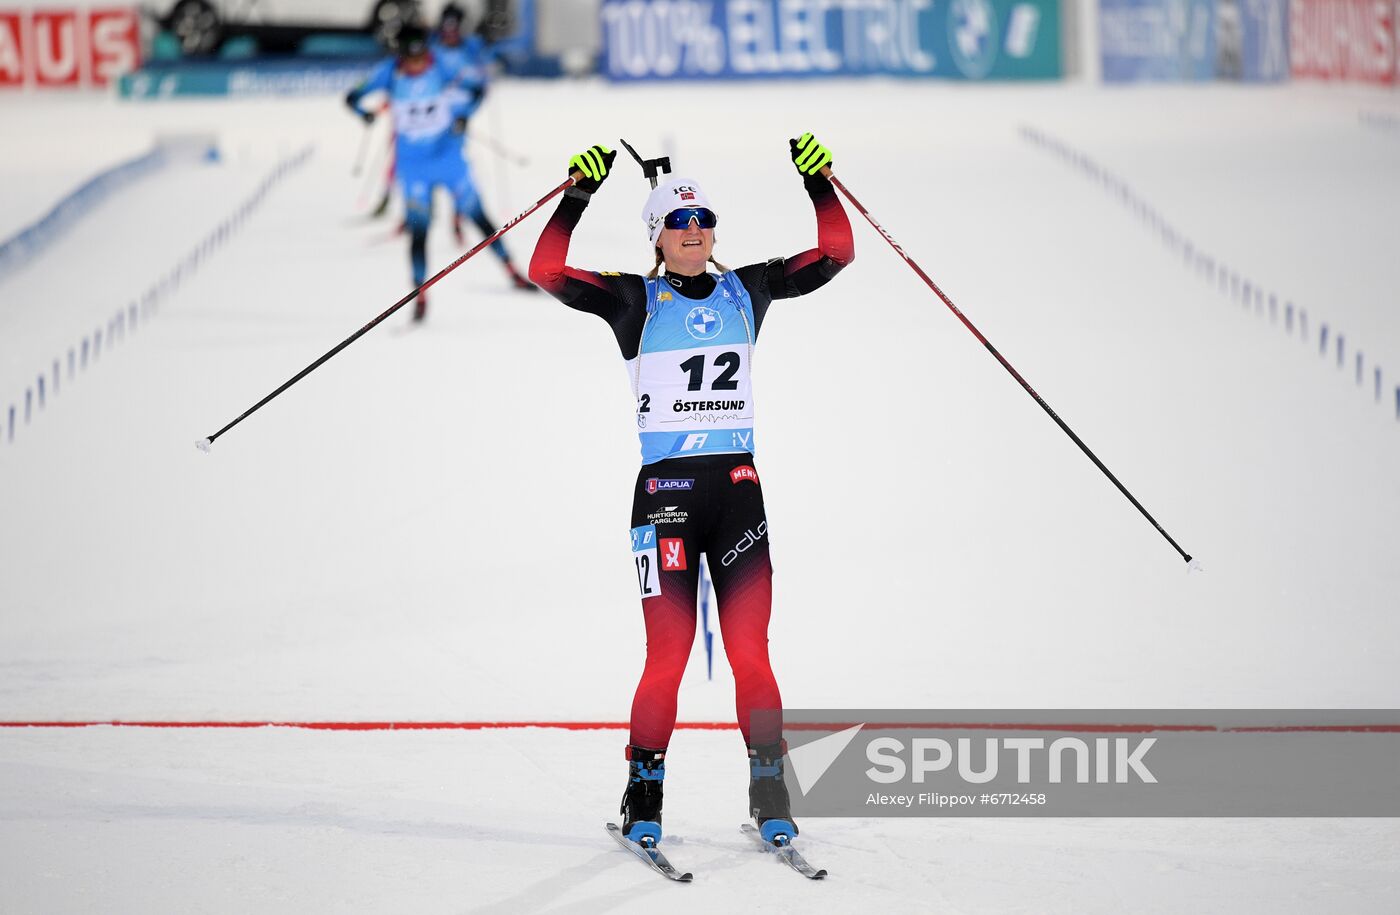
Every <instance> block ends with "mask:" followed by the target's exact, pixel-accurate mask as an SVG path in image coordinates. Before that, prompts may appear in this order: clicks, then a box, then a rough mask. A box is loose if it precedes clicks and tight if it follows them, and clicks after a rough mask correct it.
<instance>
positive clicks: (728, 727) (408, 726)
mask: <svg viewBox="0 0 1400 915" xmlns="http://www.w3.org/2000/svg"><path fill="white" fill-rule="evenodd" d="M857 724H863V725H864V726H865V727H866V729H868V730H895V729H901V730H904V729H923V730H945V731H958V730H964V731H971V730H984V731H1062V732H1069V733H1081V734H1144V733H1150V732H1153V731H1173V732H1200V733H1270V734H1300V733H1314V734H1315V733H1372V734H1400V724H1327V725H1322V724H1318V725H1307V724H1303V725H1277V726H1257V727H1222V726H1218V725H1210V724H1150V723H1132V724H1089V723H1053V722H1052V723H1044V724H1035V723H1017V722H999V721H940V722H929V721H875V722H860V721H845V722H820V723H818V722H802V723H791V724H789V725H788V726H787V727H788V729H790V730H795V731H839V730H845V729H846V728H850V727H854V726H855V725H857ZM93 727H113V728H301V729H304V730H312V731H507V730H523V729H525V728H546V729H553V730H564V731H625V730H627V729H628V728H629V724H628V723H627V722H626V721H0V728H93ZM737 727H738V726H737V725H736V724H734V723H733V722H728V721H679V722H677V723H676V729H677V730H682V731H732V730H735V729H736V728H737Z"/></svg>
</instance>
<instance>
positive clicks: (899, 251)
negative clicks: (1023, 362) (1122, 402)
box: [822, 168, 1199, 568]
mask: <svg viewBox="0 0 1400 915" xmlns="http://www.w3.org/2000/svg"><path fill="white" fill-rule="evenodd" d="M822 174H824V175H826V177H827V178H829V179H831V183H832V184H834V185H835V186H836V189H837V190H838V191H840V192H841V193H842V194H843V195H844V196H845V198H846V199H847V200H849V201H850V202H851V205H852V206H854V207H855V208H856V209H857V210H859V211H860V215H862V216H864V217H865V219H866V221H867V222H869V223H870V224H871V225H872V226H874V227H875V231H877V232H879V233H880V235H881V236H882V237H883V238H884V239H885V241H887V242H889V243H890V247H891V248H893V249H894V250H895V253H896V254H898V255H899V256H900V257H902V258H904V262H905V263H906V264H908V265H909V266H910V267H911V268H913V270H914V272H915V273H917V274H918V275H919V279H921V280H923V281H924V282H925V283H927V284H928V288H930V289H932V290H933V291H934V294H935V295H937V296H938V297H939V298H940V299H942V300H943V304H944V305H947V306H948V308H949V310H951V311H952V312H953V314H954V315H956V316H957V319H958V320H959V321H961V322H962V323H963V326H965V327H966V328H967V329H968V330H970V331H972V335H973V336H974V337H976V338H977V339H978V340H979V341H981V343H982V345H983V346H985V347H986V348H987V352H989V353H991V354H992V355H993V356H995V357H996V360H997V362H1000V363H1001V366H1002V368H1004V369H1006V370H1007V371H1008V372H1010V373H1011V377H1012V378H1015V379H1016V381H1017V383H1018V384H1020V385H1021V387H1023V388H1025V390H1026V393H1027V394H1029V395H1031V397H1033V398H1034V399H1035V402H1036V403H1038V404H1040V406H1041V409H1043V410H1044V411H1045V412H1046V413H1047V414H1049V416H1050V418H1051V419H1053V420H1054V421H1055V423H1056V425H1058V426H1059V427H1060V428H1061V429H1063V430H1064V432H1065V434H1066V435H1068V436H1069V437H1070V439H1071V440H1073V441H1074V443H1075V444H1076V445H1078V446H1079V450H1081V451H1083V452H1084V453H1085V454H1086V455H1088V457H1089V460H1091V461H1093V462H1094V466H1096V467H1098V468H1099V469H1100V470H1102V471H1103V473H1104V476H1106V477H1108V478H1109V480H1111V481H1112V482H1113V485H1114V486H1117V487H1118V491H1119V492H1121V493H1122V494H1123V495H1125V496H1127V497H1128V501H1129V502H1131V503H1133V507H1134V508H1136V509H1137V510H1138V511H1140V512H1142V516H1143V517H1144V518H1146V519H1147V520H1148V521H1149V522H1151V523H1152V526H1153V527H1155V528H1156V529H1157V533H1159V534H1161V535H1162V536H1163V537H1165V538H1166V539H1167V542H1168V543H1170V544H1171V545H1172V549H1174V550H1176V551H1177V553H1179V554H1181V558H1182V559H1183V560H1185V561H1186V564H1187V565H1188V566H1191V567H1192V568H1198V567H1199V566H1197V565H1194V564H1192V562H1191V555H1190V554H1189V553H1187V552H1186V551H1185V550H1183V549H1182V548H1181V547H1180V546H1178V545H1177V542H1176V541H1175V540H1173V539H1172V536H1171V534H1168V533H1167V531H1166V529H1165V528H1163V527H1162V525H1160V524H1158V523H1157V519H1156V518H1154V517H1152V515H1151V514H1149V513H1148V511H1147V509H1145V508H1143V507H1142V503H1141V502H1139V501H1138V500H1137V499H1136V498H1134V497H1133V494H1132V493H1130V492H1128V488H1127V487H1126V486H1124V485H1123V484H1122V483H1120V482H1119V481H1118V478H1117V477H1115V476H1114V475H1113V473H1112V472H1111V471H1110V470H1109V469H1108V468H1107V467H1106V466H1104V463H1103V461H1101V460H1099V458H1098V455H1096V454H1094V452H1092V451H1090V450H1089V446H1088V445H1086V444H1084V441H1083V439H1081V438H1080V437H1079V436H1077V435H1075V434H1074V430H1073V429H1071V428H1070V427H1069V426H1068V425H1066V424H1065V421H1064V420H1062V419H1060V416H1059V414H1058V413H1056V412H1055V411H1054V410H1052V409H1050V405H1049V404H1048V403H1046V402H1045V399H1044V398H1042V397H1041V396H1040V395H1039V394H1037V393H1036V392H1035V388H1033V387H1031V386H1030V383H1029V382H1027V381H1026V379H1024V378H1022V377H1021V373H1020V372H1018V371H1016V369H1015V368H1013V367H1012V365H1011V363H1010V362H1007V361H1006V357H1005V356H1003V355H1002V354H1001V353H999V352H997V348H996V347H995V346H992V344H991V341H989V340H988V339H987V338H986V337H984V336H982V332H981V331H979V330H978V329H977V328H976V327H975V326H974V325H973V323H972V322H971V321H969V320H968V319H967V315H965V314H963V313H962V311H960V310H959V309H958V306H956V305H954V304H953V300H952V299H950V298H948V297H947V296H946V295H944V294H943V290H942V289H939V288H938V284H937V283H935V282H934V281H933V280H931V279H929V276H928V274H927V273H925V272H924V271H923V268H921V267H920V266H919V265H918V264H916V263H915V262H914V259H913V258H912V257H910V256H909V255H908V254H906V253H905V251H904V249H903V248H901V247H900V246H899V243H898V242H897V241H895V240H894V236H892V235H890V233H889V232H888V231H886V230H885V227H884V226H882V225H880V224H879V223H878V222H876V221H875V217H874V216H871V215H870V211H869V210H867V209H866V208H865V207H864V206H862V205H861V202H860V201H859V200H857V199H856V198H855V195H854V194H852V193H851V192H850V191H848V190H847V189H846V185H844V184H842V183H841V179H839V178H837V177H836V176H835V175H834V174H832V172H831V169H830V168H823V169H822Z"/></svg>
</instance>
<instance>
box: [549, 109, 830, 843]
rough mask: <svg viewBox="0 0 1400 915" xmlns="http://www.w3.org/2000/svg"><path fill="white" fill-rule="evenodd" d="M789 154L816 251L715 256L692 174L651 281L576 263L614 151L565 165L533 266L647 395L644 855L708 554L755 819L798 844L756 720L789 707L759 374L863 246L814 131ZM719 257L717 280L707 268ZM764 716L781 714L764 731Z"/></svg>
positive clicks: (638, 833) (631, 795)
mask: <svg viewBox="0 0 1400 915" xmlns="http://www.w3.org/2000/svg"><path fill="white" fill-rule="evenodd" d="M790 146H791V152H792V159H793V162H794V163H795V164H796V166H797V169H798V171H799V172H800V173H801V174H802V177H803V181H804V183H805V184H806V187H807V193H808V195H809V196H810V197H811V198H812V205H813V206H814V207H815V209H816V216H817V246H816V247H815V248H813V249H811V250H809V251H804V252H802V253H801V254H798V255H796V256H795V257H789V258H776V259H774V260H770V261H766V262H760V263H756V264H752V265H750V266H747V267H741V268H740V269H738V270H730V269H728V268H727V267H724V266H723V265H721V264H720V263H719V262H718V261H715V260H714V259H713V257H712V256H711V254H712V251H713V249H714V244H715V225H716V223H717V222H718V217H717V216H716V214H715V210H714V208H713V207H712V206H711V205H710V202H709V199H708V198H707V197H706V195H705V192H704V191H703V190H701V188H700V185H699V184H698V183H696V182H695V181H693V180H691V179H689V178H675V177H667V178H663V181H662V183H660V184H659V185H658V186H657V187H656V188H655V189H654V190H653V191H652V192H651V195H650V196H649V197H648V198H647V201H646V207H645V209H644V210H643V212H642V217H643V219H645V220H646V227H647V237H648V239H649V240H650V242H651V244H652V246H653V247H654V249H655V255H656V266H655V267H654V268H653V269H652V271H651V272H650V273H648V274H647V275H646V276H645V277H643V276H638V275H636V274H630V273H608V272H602V273H598V272H592V271H586V270H578V269H575V268H573V267H567V266H565V259H566V256H567V254H568V250H569V237H570V234H571V233H572V232H573V230H574V226H575V225H577V224H578V221H579V218H580V217H581V216H582V215H583V211H584V209H585V208H586V207H587V206H588V201H589V199H590V198H591V197H592V195H593V194H594V192H596V191H597V190H598V187H599V186H600V185H601V184H602V182H603V181H604V180H605V179H606V178H607V176H608V175H609V173H610V168H611V166H612V163H613V159H614V158H615V157H616V155H617V154H616V153H615V152H614V151H612V150H609V149H607V148H605V147H603V146H594V147H592V148H590V149H588V150H586V151H585V152H583V153H580V154H579V155H577V156H574V157H573V158H572V159H571V160H570V161H569V167H570V169H571V170H575V169H576V170H578V171H579V172H582V174H583V177H582V178H581V179H579V180H578V181H577V183H576V184H575V185H574V186H573V187H571V188H570V189H569V190H568V191H566V192H565V197H564V199H562V200H561V201H560V203H559V208H558V209H557V210H555V212H554V215H553V216H552V217H551V218H550V220H549V224H548V225H547V226H546V227H545V229H544V232H543V234H541V235H540V240H539V243H538V244H537V245H536V247H535V254H534V258H533V259H532V260H531V262H530V279H531V280H533V281H534V282H535V283H537V284H538V285H539V286H540V287H541V288H543V289H545V290H546V291H548V292H549V293H550V294H552V295H553V296H554V297H555V298H557V299H559V300H560V301H561V302H563V303H564V304H565V305H568V306H569V307H570V308H575V309H577V310H579V311H586V312H590V313H592V314H595V315H598V316H599V317H601V318H603V319H604V320H605V321H607V322H608V324H609V325H610V326H611V327H612V330H613V334H614V335H615V336H616V338H617V344H618V347H619V348H620V349H621V350H622V356H623V358H624V359H626V360H627V373H628V376H629V378H630V380H631V383H632V387H633V391H634V393H635V395H636V398H637V412H636V416H637V430H638V434H639V435H640V436H641V441H642V469H641V472H640V473H639V474H638V476H637V485H636V489H635V491H634V492H633V502H632V551H633V555H634V560H635V564H636V570H637V580H638V584H639V587H640V589H641V597H642V615H643V619H644V620H645V621H646V633H647V658H646V667H645V668H644V669H643V671H642V679H641V683H639V684H638V686H637V693H636V697H635V698H634V699H633V702H632V722H631V743H630V745H629V746H628V747H627V759H628V781H627V790H626V793H625V794H624V795H623V798H622V811H621V812H622V815H623V826H622V831H623V834H624V835H626V836H627V837H628V838H630V839H632V840H633V841H637V842H645V843H646V844H651V843H654V842H657V841H660V838H661V799H662V779H663V778H664V777H665V771H666V769H665V764H664V760H665V756H666V746H667V744H668V743H670V740H671V732H672V730H674V728H675V724H676V695H677V693H678V691H679V690H680V684H681V674H682V673H683V672H684V671H685V664H686V660H687V659H688V658H689V656H690V648H691V643H692V642H693V641H694V639H695V619H696V610H695V604H696V591H697V576H698V574H699V572H698V570H699V563H700V554H701V553H702V552H703V553H705V554H706V555H707V556H709V559H710V570H711V574H712V575H713V577H714V584H715V592H716V595H717V597H718V601H719V623H720V631H721V633H722V635H723V638H724V648H725V652H726V654H727V655H728V656H729V664H730V667H731V668H733V671H734V687H735V690H734V691H735V698H736V703H735V704H736V706H737V712H738V718H739V729H740V731H741V732H742V733H743V737H744V742H745V744H746V745H747V746H748V751H749V763H750V766H749V773H750V782H749V812H750V814H751V815H752V816H753V817H754V820H755V822H756V823H757V824H758V826H759V829H760V830H761V831H762V833H763V836H764V838H765V839H767V840H769V841H773V839H774V838H775V837H777V836H779V835H787V836H792V835H796V833H797V828H796V826H795V825H794V824H793V822H792V816H791V814H790V812H789V808H788V795H787V789H786V787H785V786H784V784H783V745H782V732H781V725H780V724H779V723H778V722H777V720H776V716H759V718H760V721H759V722H757V723H755V724H754V728H751V726H750V725H751V722H750V717H751V713H752V712H753V711H754V710H757V709H775V710H776V709H781V708H782V699H781V698H780V697H779V695H778V685H777V683H776V682H775V681H774V679H773V671H772V668H771V667H770V666H769V662H768V616H769V610H770V606H771V603H772V574H773V572H772V566H771V564H770V563H769V558H768V521H767V518H766V517H765V515H764V510H763V488H762V485H761V483H760V482H759V475H758V472H757V470H755V465H754V458H753V448H754V443H753V410H754V408H753V393H752V391H751V390H750V385H749V368H750V363H751V361H752V356H753V346H754V343H755V341H756V340H757V338H758V333H759V331H760V330H761V329H762V327H763V318H764V316H765V315H766V314H767V313H768V306H769V305H770V304H771V303H772V301H773V300H774V299H786V298H791V297H793V296H799V295H805V294H806V293H809V292H812V291H813V290H815V289H819V288H820V287H822V286H824V285H826V282H827V281H828V280H830V279H831V278H832V277H833V276H835V275H836V274H837V273H838V272H839V271H840V270H841V269H842V268H843V267H845V266H846V265H847V264H849V263H850V262H851V260H852V259H853V258H854V256H855V251H854V243H853V241H852V238H851V224H850V222H849V221H848V220H847V218H846V212H845V210H843V209H842V207H841V203H840V201H839V200H837V198H836V192H835V190H833V188H832V186H831V182H830V181H828V180H827V179H826V178H825V177H824V176H823V175H822V174H821V169H822V168H823V166H826V165H828V164H830V162H831V153H830V151H829V150H827V149H826V147H824V146H822V145H820V144H819V143H817V141H816V140H815V139H814V138H813V137H812V135H811V134H804V135H803V137H802V138H801V139H800V140H792V141H790ZM707 262H709V263H713V264H714V266H715V268H716V270H717V272H715V273H708V272H706V267H705V265H706V263H707ZM663 265H664V267H665V270H664V272H661V268H662V267H663ZM658 273H660V275H659V276H658ZM768 717H771V718H773V720H772V721H764V720H762V719H764V718H768ZM760 730H761V733H760V732H759V731H760Z"/></svg>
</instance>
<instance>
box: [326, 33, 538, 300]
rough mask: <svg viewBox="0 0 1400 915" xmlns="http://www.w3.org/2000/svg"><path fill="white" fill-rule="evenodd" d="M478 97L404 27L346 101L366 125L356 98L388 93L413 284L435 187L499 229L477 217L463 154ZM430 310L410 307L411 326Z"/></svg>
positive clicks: (424, 39) (423, 38) (506, 260)
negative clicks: (391, 53) (390, 53)
mask: <svg viewBox="0 0 1400 915" xmlns="http://www.w3.org/2000/svg"><path fill="white" fill-rule="evenodd" d="M464 80H465V81H464ZM482 91H483V90H482V87H481V85H480V84H479V83H476V82H474V81H471V77H470V75H469V74H468V75H464V74H461V73H454V72H452V71H451V70H449V69H448V68H447V67H446V66H444V65H443V64H442V63H441V62H439V61H438V60H436V59H435V58H434V56H433V53H432V51H431V49H430V48H429V45H428V35H427V32H426V31H424V30H423V29H422V28H420V27H418V26H406V27H405V28H404V29H402V30H401V31H400V32H399V38H398V47H397V54H396V56H395V57H393V58H390V59H388V60H385V61H384V62H382V63H381V64H379V66H377V67H376V68H375V69H374V70H373V71H372V72H371V73H370V75H369V77H368V78H367V79H366V80H365V81H364V82H362V83H361V84H360V85H358V86H356V87H355V88H354V89H352V90H350V93H349V94H348V95H346V97H345V103H346V104H347V105H348V106H349V107H350V110H351V111H353V112H355V114H356V115H358V116H359V117H360V118H362V119H363V120H364V121H365V123H366V124H371V123H373V122H374V118H375V114H374V112H373V111H369V110H367V109H365V108H363V107H362V106H361V105H360V102H361V100H362V99H363V98H364V97H365V96H366V95H368V94H369V93H371V92H384V93H386V94H387V95H388V99H389V113H390V115H391V116H392V117H393V120H394V134H395V138H396V139H395V144H394V152H395V160H396V168H397V169H398V180H399V185H400V187H401V188H402V190H403V196H404V209H405V224H406V228H407V229H408V232H409V261H410V263H411V265H412V270H413V284H414V285H415V286H418V285H422V283H423V282H424V280H426V279H427V266H428V254H427V244H428V228H429V226H430V225H431V223H432V213H433V190H434V188H436V187H439V186H441V187H445V188H447V190H448V192H449V193H451V194H452V198H453V202H454V204H455V209H456V212H457V213H459V214H461V215H462V216H466V217H469V218H470V219H471V220H472V221H473V222H475V223H476V224H477V225H478V226H480V227H482V230H483V231H485V232H486V233H487V234H488V235H489V234H491V233H494V232H495V231H496V229H495V227H494V226H492V225H491V223H490V221H489V220H487V218H486V214H485V213H484V212H482V208H481V197H480V195H479V194H478V193H477V190H476V186H475V184H474V183H473V182H472V176H471V168H470V167H469V166H468V164H467V160H466V158H465V157H464V156H463V155H462V138H463V136H464V135H465V133H466V129H467V119H468V118H469V117H471V115H472V113H473V112H474V111H475V110H476V109H477V107H478V106H479V105H480V104H481V96H482ZM491 248H492V250H493V251H494V252H495V254H496V256H497V257H499V258H500V259H501V263H502V264H503V265H504V266H505V268H506V272H507V273H508V274H509V275H510V278H511V282H512V283H513V284H514V285H515V286H516V287H517V288H525V289H533V288H534V287H533V286H532V284H531V283H530V282H529V281H528V280H526V279H525V277H523V276H522V275H521V274H520V272H519V271H518V270H516V268H515V265H514V264H512V263H511V260H510V255H509V253H508V252H507V251H506V248H505V245H504V244H502V243H501V242H500V241H499V240H497V241H496V242H494V243H493V244H492V245H491ZM427 307H428V303H427V297H426V296H423V295H420V296H419V297H418V299H417V301H416V302H415V303H414V310H413V320H415V321H422V320H423V318H424V317H426V315H427Z"/></svg>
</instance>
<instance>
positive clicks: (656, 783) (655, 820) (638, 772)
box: [620, 746, 666, 845]
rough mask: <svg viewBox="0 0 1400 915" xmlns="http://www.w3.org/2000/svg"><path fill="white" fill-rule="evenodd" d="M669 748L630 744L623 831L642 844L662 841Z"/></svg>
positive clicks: (623, 798) (623, 808) (624, 794)
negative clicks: (663, 804) (664, 786)
mask: <svg viewBox="0 0 1400 915" xmlns="http://www.w3.org/2000/svg"><path fill="white" fill-rule="evenodd" d="M665 778H666V751H665V750H649V749H647V748H646V747H633V746H629V747H628V748H627V790H626V792H624V793H623V795H622V810H621V811H620V812H621V814H622V834H623V835H624V836H626V837H627V838H629V839H631V840H632V841H633V842H636V843H637V844H638V845H655V844H656V843H658V842H660V841H661V787H662V780H663V779H665Z"/></svg>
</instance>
